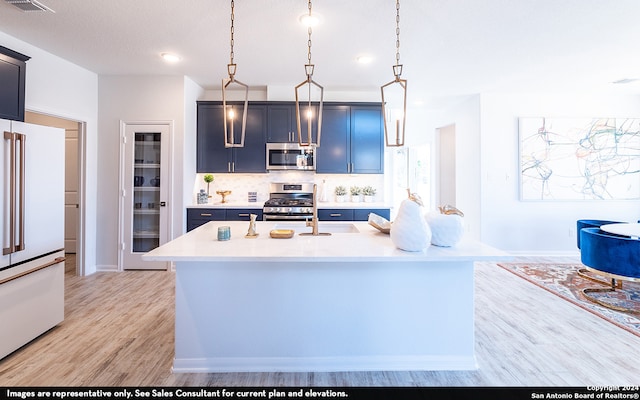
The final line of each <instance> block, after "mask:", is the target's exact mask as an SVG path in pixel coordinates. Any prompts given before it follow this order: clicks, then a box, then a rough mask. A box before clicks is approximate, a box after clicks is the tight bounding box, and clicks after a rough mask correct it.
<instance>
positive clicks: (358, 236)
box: [142, 203, 510, 262]
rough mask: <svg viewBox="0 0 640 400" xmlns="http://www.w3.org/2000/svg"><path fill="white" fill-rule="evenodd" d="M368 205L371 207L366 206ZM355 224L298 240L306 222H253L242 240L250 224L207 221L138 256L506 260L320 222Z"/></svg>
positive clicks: (470, 246)
mask: <svg viewBox="0 0 640 400" xmlns="http://www.w3.org/2000/svg"><path fill="white" fill-rule="evenodd" d="M369 204H370V203H369ZM284 224H286V225H288V226H291V225H292V224H297V225H298V226H299V229H298V231H297V232H296V234H295V235H294V237H293V238H291V239H273V238H271V237H270V236H269V232H270V231H271V230H272V229H274V227H276V226H277V225H280V226H282V225H284ZM346 224H353V225H354V226H355V227H356V228H357V229H358V230H359V233H333V234H332V235H331V236H300V235H298V232H300V231H303V230H308V229H309V228H304V222H275V221H274V222H267V221H259V222H257V223H256V230H257V232H258V233H259V236H258V237H256V238H251V239H248V238H245V235H246V233H247V230H248V228H249V223H248V222H245V221H211V222H208V223H206V224H204V225H202V226H200V227H198V228H196V229H194V230H192V231H191V232H188V233H186V234H184V235H182V236H180V237H179V238H177V239H175V240H173V241H171V242H169V243H166V244H164V245H162V246H160V247H158V248H156V249H154V250H152V251H150V252H149V253H147V254H145V255H143V256H142V259H143V260H147V261H178V262H179V261H225V262H246V261H263V262H264V261H278V262H299V261H304V262H326V261H332V262H334V261H350V262H368V261H390V260H392V261H393V262H405V261H406V262H414V261H469V260H476V261H477V260H495V261H497V260H504V259H508V258H510V256H509V255H508V254H507V253H505V252H503V251H501V250H498V249H495V248H493V247H491V246H488V245H485V244H483V243H480V242H477V241H474V240H465V239H463V240H462V241H461V242H460V243H458V244H457V245H456V246H454V247H437V246H429V247H428V248H427V249H426V250H424V251H422V252H406V251H402V250H400V249H397V248H396V247H395V246H394V245H393V242H392V241H391V238H390V236H389V235H388V234H384V233H381V232H379V231H378V230H376V229H375V228H373V227H372V226H370V225H369V224H368V223H366V222H337V221H331V222H321V223H320V226H321V229H320V231H321V232H322V231H323V229H322V227H323V226H326V227H327V229H330V228H331V227H330V226H331V225H333V226H334V227H339V226H345V225H346ZM220 226H229V227H230V228H231V240H228V241H218V240H217V236H218V227H220Z"/></svg>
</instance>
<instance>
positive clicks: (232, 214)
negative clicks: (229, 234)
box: [226, 208, 262, 221]
mask: <svg viewBox="0 0 640 400" xmlns="http://www.w3.org/2000/svg"><path fill="white" fill-rule="evenodd" d="M251 214H256V215H257V217H256V220H257V221H262V209H261V208H227V211H226V220H227V221H249V220H250V219H251V217H250V215H251Z"/></svg>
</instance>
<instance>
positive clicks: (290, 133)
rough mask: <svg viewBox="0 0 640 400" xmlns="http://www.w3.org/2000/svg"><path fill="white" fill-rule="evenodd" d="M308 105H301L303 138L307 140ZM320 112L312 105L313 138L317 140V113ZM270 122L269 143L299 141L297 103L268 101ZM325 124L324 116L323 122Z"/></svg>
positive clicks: (268, 130)
mask: <svg viewBox="0 0 640 400" xmlns="http://www.w3.org/2000/svg"><path fill="white" fill-rule="evenodd" d="M306 111H307V107H306V106H305V105H304V104H301V105H300V113H301V114H302V115H301V117H300V125H301V126H300V127H301V128H302V135H303V136H302V140H303V142H304V141H307V140H308V136H307V132H308V128H307V127H308V125H307V124H308V118H307V112H306ZM317 112H318V110H317V107H316V106H312V111H311V118H312V124H313V125H312V130H311V132H312V133H311V134H312V140H313V141H315V140H316V135H317V132H318V126H317V123H316V119H315V117H316V113H317ZM267 113H268V118H267V119H268V121H269V122H268V124H269V128H268V129H267V142H269V143H298V120H297V117H296V104H295V103H292V102H274V103H268V106H267ZM322 123H323V124H324V118H323V122H322Z"/></svg>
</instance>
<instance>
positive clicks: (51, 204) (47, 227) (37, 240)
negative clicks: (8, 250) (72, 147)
mask: <svg viewBox="0 0 640 400" xmlns="http://www.w3.org/2000/svg"><path fill="white" fill-rule="evenodd" d="M12 131H13V132H15V133H22V134H25V135H26V140H25V169H24V182H25V189H24V195H25V200H24V250H20V251H17V252H15V253H13V254H12V255H11V264H15V263H19V262H22V261H25V260H29V259H31V258H34V257H39V256H41V255H43V254H46V253H49V252H53V251H57V250H60V249H63V248H64V129H59V128H51V127H45V126H40V125H33V124H26V123H23V122H17V121H13V122H12Z"/></svg>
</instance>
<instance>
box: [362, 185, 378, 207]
mask: <svg viewBox="0 0 640 400" xmlns="http://www.w3.org/2000/svg"><path fill="white" fill-rule="evenodd" d="M362 194H363V195H364V201H365V203H372V202H373V199H374V197H375V195H376V189H375V188H374V187H373V186H365V187H363V188H362Z"/></svg>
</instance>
